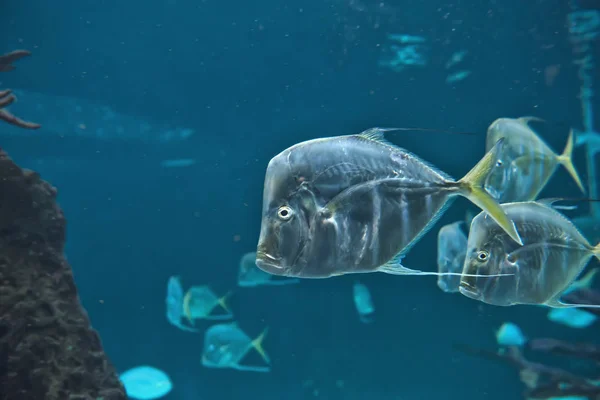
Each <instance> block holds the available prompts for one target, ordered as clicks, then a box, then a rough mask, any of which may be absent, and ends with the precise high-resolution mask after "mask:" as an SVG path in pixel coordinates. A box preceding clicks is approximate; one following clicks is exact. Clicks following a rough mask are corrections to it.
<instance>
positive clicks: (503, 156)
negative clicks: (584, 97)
mask: <svg viewBox="0 0 600 400" xmlns="http://www.w3.org/2000/svg"><path fill="white" fill-rule="evenodd" d="M534 120H537V119H536V118H534V117H521V118H517V119H512V118H499V119H497V120H495V121H494V122H493V123H492V124H491V125H490V126H489V128H488V131H487V138H486V149H488V150H489V149H490V148H492V147H493V146H494V144H495V143H496V142H497V141H498V140H499V139H500V138H505V139H506V145H505V146H504V148H503V151H502V152H500V153H499V157H498V160H497V161H496V168H494V170H493V171H492V173H491V174H489V176H488V178H487V181H486V185H485V188H486V190H487V191H488V192H489V193H490V194H492V196H494V197H495V198H496V200H498V201H499V202H500V203H505V202H521V201H532V200H535V199H536V198H537V196H538V194H539V193H540V192H541V191H542V189H544V187H545V186H546V184H547V183H548V181H549V180H550V178H551V177H552V175H553V174H554V172H555V171H556V169H557V168H558V165H559V164H561V165H562V166H564V167H565V168H566V170H567V171H568V172H569V174H570V175H571V177H572V178H573V180H575V183H577V186H579V189H580V190H581V191H582V192H583V193H585V189H584V187H583V184H582V182H581V178H580V177H579V174H578V173H577V170H576V169H575V166H574V165H573V162H572V159H571V154H572V152H573V131H571V133H570V134H569V138H568V139H567V145H566V146H565V150H564V151H563V153H562V155H558V154H556V153H555V152H554V151H553V150H552V149H551V148H550V147H548V145H547V144H546V142H544V140H542V139H541V138H540V137H539V136H538V134H537V133H535V132H534V131H533V129H531V127H529V125H528V123H529V122H531V121H534Z"/></svg>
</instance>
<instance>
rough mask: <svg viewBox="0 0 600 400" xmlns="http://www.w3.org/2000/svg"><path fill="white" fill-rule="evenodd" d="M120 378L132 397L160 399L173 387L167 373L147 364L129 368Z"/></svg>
mask: <svg viewBox="0 0 600 400" xmlns="http://www.w3.org/2000/svg"><path fill="white" fill-rule="evenodd" d="M119 379H120V380H121V382H122V383H123V386H124V387H125V391H126V392H127V396H128V397H129V398H131V399H138V400H154V399H159V398H161V397H164V396H166V395H167V394H168V393H169V392H170V391H171V390H172V389H173V383H172V382H171V379H170V378H169V376H168V375H167V374H166V373H164V372H163V371H161V370H159V369H156V368H154V367H150V366H147V365H143V366H140V367H135V368H132V369H130V370H127V371H125V372H123V373H122V374H121V375H120V376H119Z"/></svg>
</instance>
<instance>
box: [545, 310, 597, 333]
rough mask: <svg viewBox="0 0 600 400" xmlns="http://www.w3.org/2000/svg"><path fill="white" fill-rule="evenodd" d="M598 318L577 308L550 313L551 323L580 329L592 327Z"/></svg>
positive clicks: (551, 311)
mask: <svg viewBox="0 0 600 400" xmlns="http://www.w3.org/2000/svg"><path fill="white" fill-rule="evenodd" d="M597 318H598V317H596V316H595V315H594V314H590V313H589V312H587V311H584V310H579V309H577V308H554V309H552V310H550V312H548V319H549V320H550V321H552V322H556V323H557V324H562V325H566V326H568V327H571V328H579V329H581V328H587V327H588V326H590V325H592V324H593V323H594V322H595V321H596V319H597Z"/></svg>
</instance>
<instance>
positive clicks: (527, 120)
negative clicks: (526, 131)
mask: <svg viewBox="0 0 600 400" xmlns="http://www.w3.org/2000/svg"><path fill="white" fill-rule="evenodd" d="M517 121H519V122H521V123H522V124H524V125H529V123H530V122H546V120H544V119H542V118H538V117H529V116H527V117H520V118H517Z"/></svg>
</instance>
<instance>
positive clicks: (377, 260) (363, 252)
mask: <svg viewBox="0 0 600 400" xmlns="http://www.w3.org/2000/svg"><path fill="white" fill-rule="evenodd" d="M384 131H385V130H384V129H380V128H373V129H369V130H367V131H365V132H363V133H361V134H358V135H348V136H338V137H330V138H323V139H314V140H309V141H307V142H302V143H299V144H297V145H294V146H292V147H290V148H288V149H286V150H284V151H283V152H281V153H280V154H278V155H277V156H275V157H274V158H273V159H271V161H270V162H269V165H268V167H267V172H266V176H265V186H264V193H263V211H262V222H261V230H260V237H259V241H258V247H257V256H256V264H257V265H258V267H259V268H260V269H262V270H263V271H266V272H269V273H271V274H274V275H284V276H295V277H302V278H327V277H331V276H336V275H343V274H348V273H366V272H375V271H380V272H386V273H390V274H397V275H438V274H439V273H437V272H423V271H417V270H412V269H409V268H406V267H403V266H402V265H401V260H402V258H403V257H404V255H405V254H406V253H407V252H408V251H409V250H410V248H411V247H412V246H413V245H414V244H415V243H416V242H417V241H418V240H419V239H420V238H421V237H422V236H423V234H425V233H426V232H427V231H428V230H429V229H431V227H432V226H433V224H434V223H435V222H436V221H437V220H438V218H439V217H440V216H441V215H442V213H443V212H444V211H445V209H446V208H447V207H448V206H449V205H450V201H451V200H452V199H454V198H456V196H464V197H466V198H468V199H469V200H470V201H472V202H473V203H475V204H476V205H477V206H479V207H481V208H482V209H484V210H486V211H487V212H488V213H490V215H492V216H493V217H494V219H495V220H497V221H499V223H500V224H501V225H502V226H503V227H504V228H505V230H506V231H507V232H509V235H510V236H511V237H512V238H514V240H516V241H517V242H519V243H520V239H519V235H518V234H517V231H516V230H515V227H514V225H513V224H512V222H511V221H510V220H509V219H508V218H507V217H506V215H505V214H504V211H503V210H502V208H501V207H500V206H499V205H498V203H496V201H495V200H494V199H493V198H492V197H491V196H490V195H489V194H488V193H487V192H486V191H485V190H484V189H483V187H482V185H483V181H484V179H485V177H486V176H487V174H488V173H489V172H490V170H491V169H492V168H493V166H494V163H495V160H496V154H497V152H498V150H499V149H500V148H501V147H502V142H503V140H500V141H499V142H498V143H497V145H496V146H495V147H494V148H493V149H492V150H491V151H490V152H488V153H487V154H486V155H485V156H484V157H483V159H482V160H481V161H480V162H479V163H478V164H477V165H476V166H475V167H474V168H473V169H472V170H471V171H470V172H469V173H468V174H467V175H466V176H465V177H464V178H462V179H461V180H459V181H455V180H454V179H452V178H451V177H450V176H448V175H446V174H445V173H443V172H441V171H439V170H437V169H436V168H434V167H433V166H431V165H429V164H428V163H426V162H425V161H423V160H421V159H420V158H419V157H417V156H415V155H414V154H412V153H410V152H408V151H406V150H404V149H402V148H400V147H397V146H395V145H393V144H391V143H389V142H387V141H386V140H385V139H384V137H383V132H384Z"/></svg>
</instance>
